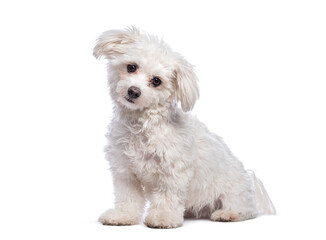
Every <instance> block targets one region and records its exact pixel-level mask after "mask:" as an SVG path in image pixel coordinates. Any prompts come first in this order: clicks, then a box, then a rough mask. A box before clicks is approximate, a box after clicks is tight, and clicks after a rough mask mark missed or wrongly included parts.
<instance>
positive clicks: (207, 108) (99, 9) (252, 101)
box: [0, 0, 326, 239]
mask: <svg viewBox="0 0 326 240" xmlns="http://www.w3.org/2000/svg"><path fill="white" fill-rule="evenodd" d="M325 12H326V8H325V2H324V1H313V0H312V1H300V0H298V1H286V0H282V1H278V0H274V1H258V0H257V1H204V0H202V1H176V0H175V1H168V0H164V1H141V0H137V1H119V0H116V1H95V0H92V1H32V0H31V1H1V3H0V43H1V44H0V111H1V112H0V113H1V116H0V121H1V124H0V161H1V162H0V187H1V188H0V195H1V196H0V238H1V239H23V238H24V239H113V238H114V239H124V238H135V237H139V238H140V237H141V238H144V239H149V238H153V239H166V238H170V239H171V238H173V239H177V238H178V237H179V238H180V239H181V238H182V239H185V238H190V237H198V238H202V239H203V238H204V237H209V238H212V239H240V238H241V239H285V238H287V239H290V238H291V239H294V238H295V237H306V238H309V239H322V238H324V239H325V229H324V226H325V214H326V211H325V209H326V208H325V204H326V202H325V200H326V198H325V183H326V177H325V167H324V165H325V161H326V153H325V152H326V149H325V147H326V145H325V143H326V137H325V136H326V127H325V123H326V114H325V103H326V87H325V86H326V84H325V81H326V47H325V46H326V44H325V43H326V14H325ZM131 25H134V26H137V27H140V28H141V29H144V30H146V31H147V32H150V33H153V34H156V35H158V36H162V37H164V39H165V40H166V42H168V43H169V44H170V45H171V46H172V48H173V49H174V50H176V51H178V52H180V53H182V54H183V55H184V56H185V57H186V58H187V59H188V61H189V62H191V63H192V64H194V65H195V66H196V70H197V74H198V76H199V79H200V88H201V98H200V100H199V101H198V103H197V105H196V107H195V109H194V111H193V112H194V114H196V115H197V116H198V117H199V118H200V119H201V120H202V121H203V122H205V123H206V124H207V125H208V127H209V128H210V129H211V130H212V131H214V132H216V133H218V134H219V135H221V136H223V137H224V139H225V140H226V142H227V143H228V145H229V146H230V148H231V149H232V150H233V152H234V153H235V155H236V156H238V158H239V159H240V160H241V161H243V162H244V164H245V166H246V168H250V169H254V170H255V172H256V174H257V176H259V177H260V178H261V179H262V181H263V182H264V184H265V187H266V189H267V191H268V192H269V194H270V196H271V198H272V200H273V202H274V204H275V206H276V209H277V211H278V214H277V215H276V216H264V217H260V218H258V219H254V220H250V221H246V222H240V223H215V222H210V221H208V220H192V221H185V223H184V226H183V227H182V228H178V229H175V230H153V229H148V228H146V227H145V226H142V225H138V226H131V227H110V226H102V225H101V224H99V223H97V222H96V221H97V218H98V216H99V215H100V214H101V213H102V212H103V211H104V210H106V209H107V208H109V207H112V206H113V194H112V183H111V178H110V173H109V171H108V164H107V163H106V162H105V160H104V154H103V146H104V145H105V137H104V134H105V132H106V125H107V123H108V122H109V119H110V114H111V100H110V99H109V96H108V93H107V87H106V70H105V61H104V60H102V61H96V60H95V59H94V58H93V56H92V48H93V46H94V43H95V39H96V38H97V37H98V35H99V34H100V33H101V32H103V31H105V30H108V29H116V28H124V27H126V26H131Z"/></svg>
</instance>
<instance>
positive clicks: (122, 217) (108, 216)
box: [98, 209, 140, 226]
mask: <svg viewBox="0 0 326 240" xmlns="http://www.w3.org/2000/svg"><path fill="white" fill-rule="evenodd" d="M98 221H99V222H101V223H102V224H103V225H114V226H127V225H136V224H138V223H139V221H140V217H139V216H136V215H135V214H133V213H132V212H130V211H122V210H117V209H110V210H108V211H106V212H105V213H103V214H102V215H101V216H100V218H99V219H98Z"/></svg>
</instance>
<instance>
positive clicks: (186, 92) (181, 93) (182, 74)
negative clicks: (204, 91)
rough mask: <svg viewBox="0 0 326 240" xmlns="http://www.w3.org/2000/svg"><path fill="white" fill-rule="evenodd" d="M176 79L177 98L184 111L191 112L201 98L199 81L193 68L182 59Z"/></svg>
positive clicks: (178, 64)
mask: <svg viewBox="0 0 326 240" xmlns="http://www.w3.org/2000/svg"><path fill="white" fill-rule="evenodd" d="M175 77H176V98H177V100H178V101H180V102H181V107H182V110H183V111H185V112H187V111H190V110H191V109H192V108H193V107H194V105H195V103H196V101H197V99H198V98H199V88H198V85H197V80H198V79H197V76H196V74H195V72H194V69H193V66H192V65H191V64H190V63H188V62H187V61H186V60H185V59H184V58H182V57H179V59H178V61H177V64H176V70H175Z"/></svg>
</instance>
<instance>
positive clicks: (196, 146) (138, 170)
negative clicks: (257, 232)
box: [94, 28, 275, 228]
mask: <svg viewBox="0 0 326 240" xmlns="http://www.w3.org/2000/svg"><path fill="white" fill-rule="evenodd" d="M94 55H95V56H96V57H101V56H104V57H105V58H107V59H108V61H109V64H108V74H109V88H110V94H111V97H112V99H113V101H114V103H115V108H114V118H113V119H112V122H111V124H110V127H109V132H108V134H107V138H108V140H109V141H108V146H107V148H106V153H107V159H108V161H109V162H110V167H111V171H112V175H113V179H114V187H115V197H116V198H115V208H114V209H111V210H108V211H107V212H105V213H104V214H103V215H102V216H101V217H100V219H99V221H100V222H102V223H103V224H108V225H131V224H138V223H139V222H140V221H141V219H142V215H143V211H144V206H145V203H146V200H148V201H149V202H150V206H149V209H148V214H147V216H146V218H145V220H144V223H145V224H146V225H147V226H149V227H156V228H175V227H179V226H181V225H182V223H183V219H184V217H204V218H210V219H211V220H214V221H241V220H245V219H250V218H254V217H256V216H258V215H260V214H273V213H275V209H274V207H273V204H272V203H271V201H270V199H269V197H268V195H267V193H266V191H265V190H264V187H263V185H262V183H261V182H260V181H259V180H258V179H256V177H255V176H254V174H253V173H252V172H249V171H246V170H245V169H244V168H243V165H242V164H241V162H240V161H238V160H237V158H236V157H235V156H234V155H233V154H232V153H231V152H230V150H229V148H228V147H227V146H226V144H225V143H224V142H223V140H222V139H221V138H220V137H219V136H217V135H215V134H214V133H211V132H210V131H209V130H208V129H207V128H206V127H205V125H204V124H203V123H201V122H200V121H198V120H197V118H195V117H194V116H192V115H191V114H189V113H187V111H190V110H191V109H192V108H193V106H194V104H195V102H196V100H197V99H198V97H199V90H198V86H197V77H196V75H195V73H194V71H193V67H192V65H191V64H189V63H188V62H187V61H186V60H185V59H184V58H183V57H182V56H181V55H179V54H178V53H175V52H173V51H172V50H171V49H170V48H169V47H168V46H167V45H166V44H165V43H164V42H163V41H162V40H160V39H158V38H157V37H153V36H151V35H147V34H143V33H141V32H140V31H139V30H138V29H136V28H129V29H127V30H111V31H107V32H105V33H103V34H102V35H101V36H100V37H99V39H98V42H97V45H96V47H95V48H94ZM128 65H134V66H136V67H137V70H136V71H135V72H129V71H127V66H128ZM154 77H157V78H159V79H160V80H161V84H160V85H159V86H154V85H153V83H152V79H153V78H154ZM131 86H134V87H137V88H138V89H139V90H140V91H141V95H140V96H139V97H138V98H135V99H134V98H133V99H130V97H129V96H128V89H129V88H130V87H131ZM178 102H180V103H181V107H182V110H181V109H180V108H178V107H177V103H178Z"/></svg>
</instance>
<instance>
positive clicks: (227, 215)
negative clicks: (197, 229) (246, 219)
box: [211, 210, 242, 222]
mask: <svg viewBox="0 0 326 240" xmlns="http://www.w3.org/2000/svg"><path fill="white" fill-rule="evenodd" d="M211 220H213V221H218V222H237V221H241V220H242V217H241V213H236V212H233V211H231V210H217V211H215V212H213V213H212V215H211Z"/></svg>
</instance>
